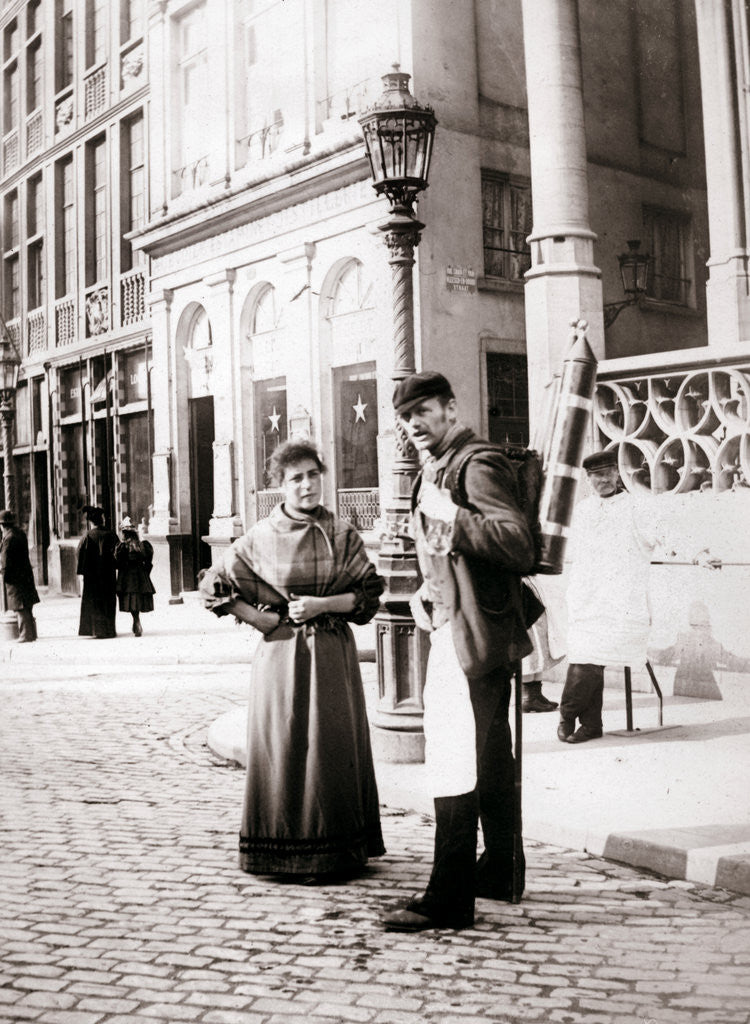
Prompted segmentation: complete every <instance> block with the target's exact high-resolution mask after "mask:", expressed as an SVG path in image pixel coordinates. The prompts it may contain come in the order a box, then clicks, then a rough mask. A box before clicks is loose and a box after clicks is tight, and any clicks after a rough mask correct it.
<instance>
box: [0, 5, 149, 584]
mask: <svg viewBox="0 0 750 1024" xmlns="http://www.w3.org/2000/svg"><path fill="white" fill-rule="evenodd" d="M145 25H146V21H145V6H144V4H143V3H142V2H141V0H123V2H122V3H115V4H109V3H105V2H103V0H53V2H48V0H27V2H22V3H18V2H15V3H8V2H6V3H4V5H3V10H2V21H1V22H0V33H1V35H2V55H3V106H2V133H1V134H2V166H1V170H2V177H1V178H0V183H1V186H0V187H1V191H2V236H3V268H2V312H3V316H4V320H5V323H6V326H7V331H8V333H9V335H10V337H11V338H12V339H13V341H14V343H15V346H16V348H17V351H18V353H19V355H20V356H21V357H22V368H21V373H20V380H19V386H18V391H17V396H16V415H15V436H14V438H13V440H14V445H13V451H12V459H13V463H14V468H15V479H16V497H17V504H18V509H17V512H18V515H19V518H20V520H21V522H23V523H24V525H27V526H28V531H29V539H30V544H31V547H32V552H33V556H34V561H35V567H36V571H37V577H38V578H39V579H40V581H42V580H43V581H44V582H45V583H47V582H49V583H50V584H51V585H52V586H53V587H55V588H57V589H62V590H69V591H75V588H76V580H75V566H74V552H75V545H76V543H77V540H78V538H79V537H80V534H81V532H82V529H83V528H84V520H83V518H82V516H81V508H82V506H83V505H86V504H99V505H102V506H103V507H104V509H105V511H106V512H107V515H108V518H109V519H110V521H115V520H116V519H117V518H118V517H119V516H120V515H121V514H124V513H128V514H130V515H131V518H135V519H137V520H138V521H143V522H144V523H145V522H147V517H148V507H149V505H150V501H151V488H150V475H151V473H150V465H151V440H150V438H151V433H152V431H151V426H150V415H151V414H150V411H149V398H148V367H149V365H150V360H151V355H150V328H149V323H148V319H147V308H146V305H145V294H146V286H147V268H146V262H147V261H146V259H145V257H144V256H143V254H142V253H139V252H137V251H135V250H133V248H132V246H131V244H130V242H129V241H128V235H129V233H130V232H132V231H134V230H137V229H138V228H140V227H142V226H143V224H144V223H145V221H146V216H147V210H148V190H147V189H148V182H147V168H148V134H149V133H148V85H147V81H148V74H147V41H146V36H145Z"/></svg>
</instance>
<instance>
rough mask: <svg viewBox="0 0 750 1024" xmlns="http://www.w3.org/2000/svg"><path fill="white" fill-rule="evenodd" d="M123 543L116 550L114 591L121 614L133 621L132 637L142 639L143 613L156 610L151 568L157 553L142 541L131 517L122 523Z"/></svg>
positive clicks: (127, 517)
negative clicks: (126, 613)
mask: <svg viewBox="0 0 750 1024" xmlns="http://www.w3.org/2000/svg"><path fill="white" fill-rule="evenodd" d="M120 533H121V535H122V540H121V541H120V543H119V544H118V545H117V547H116V548H115V563H116V565H117V583H116V585H115V590H116V591H117V597H118V600H119V602H120V611H121V612H130V614H131V616H132V618H133V633H134V634H135V635H136V636H142V635H143V626H142V625H141V612H152V611H153V610H154V594H155V593H156V591H155V589H154V585H153V583H152V582H151V567H152V566H153V564H154V549H153V547H152V546H151V544H150V543H149V542H148V541H147V540H141V539H140V537H139V536H138V531H137V530H136V529H135V527H134V526H133V523H132V522H131V520H130V516H125V518H124V519H123V521H122V522H121V523H120Z"/></svg>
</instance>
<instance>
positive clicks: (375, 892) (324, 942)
mask: <svg viewBox="0 0 750 1024" xmlns="http://www.w3.org/2000/svg"><path fill="white" fill-rule="evenodd" d="M243 693H244V684H243V681H242V679H241V678H240V676H239V675H238V676H236V677H232V676H231V674H229V675H228V674H227V670H226V669H225V670H223V671H222V672H221V673H219V672H218V671H217V672H215V673H214V672H208V673H207V672H206V671H205V669H204V670H201V671H200V672H198V671H195V672H190V671H186V670H185V669H175V670H168V669H163V670H161V671H159V672H158V673H157V672H148V671H146V670H139V674H138V678H137V679H136V680H135V681H133V680H128V679H124V678H122V676H121V675H115V674H108V673H107V672H106V671H105V670H102V673H101V674H100V675H98V676H97V675H91V676H88V677H86V676H84V677H82V678H79V679H78V680H76V681H70V682H66V681H64V680H56V679H54V678H47V679H43V678H39V677H37V679H35V680H31V681H29V680H26V681H24V680H22V679H13V678H10V679H9V678H8V677H7V675H6V677H5V679H4V680H3V684H2V702H3V711H2V739H1V741H0V751H1V753H0V757H1V759H2V761H1V764H2V786H3V794H2V811H3V821H2V838H1V844H2V847H1V853H0V950H1V951H2V966H0V976H1V979H2V987H1V988H0V1024H11V1022H12V1024H19V1022H21V1021H38V1022H40V1024H100V1022H101V1024H104V1022H106V1024H134V1022H146V1024H148V1022H151V1021H168V1022H170V1024H171V1022H183V1021H188V1022H190V1021H196V1022H199V1024H294V1022H303V1021H304V1022H305V1024H331V1022H344V1021H346V1022H349V1021H353V1022H373V1024H436V1022H440V1024H453V1022H456V1024H479V1022H480V1021H482V1022H487V1021H489V1022H502V1021H508V1022H516V1021H532V1022H559V1024H565V1022H571V1024H572V1022H578V1021H584V1022H586V1024H597V1022H602V1024H605V1022H606V1024H669V1022H680V1024H682V1022H686V1021H700V1022H706V1024H730V1022H732V1024H735V1022H737V1024H739V1022H742V1024H747V1022H748V1021H749V1020H750V1011H749V1009H748V1007H750V899H748V898H747V897H739V896H732V895H730V894H729V893H726V892H723V891H719V890H705V889H698V888H695V887H694V886H692V885H690V884H689V883H685V882H671V883H670V882H665V881H663V880H661V879H658V878H655V877H651V876H645V875H643V874H640V873H638V872H636V871H634V870H632V869H630V868H626V867H620V866H618V865H615V864H611V863H607V862H605V861H603V860H599V859H594V858H591V857H588V856H587V855H585V854H581V853H572V852H569V851H566V850H562V849H559V848H555V847H548V846H542V845H539V844H534V845H531V846H530V848H529V850H528V854H529V884H528V892H527V896H526V898H525V899H524V902H523V903H522V904H521V905H520V906H516V907H511V906H508V905H505V904H495V903H491V902H488V901H480V902H479V904H478V915H477V922H476V925H475V927H474V928H473V929H471V930H468V931H464V932H459V933H452V932H436V933H435V932H434V933H423V934H421V935H417V936H409V935H406V936H403V935H389V934H385V933H383V932H382V931H381V930H380V928H379V926H378V923H377V920H378V915H379V913H380V911H381V910H382V909H383V907H385V906H387V905H390V904H392V902H393V901H395V900H398V899H401V898H403V897H405V896H407V895H409V894H411V893H412V892H414V891H416V890H418V889H419V888H420V887H421V886H422V885H423V883H424V881H425V878H426V875H427V872H428V867H429V862H430V851H431V840H432V830H431V825H430V822H429V821H427V820H425V819H423V818H421V817H420V816H419V815H417V814H414V813H401V812H397V811H395V812H394V811H384V831H385V836H386V844H387V846H388V851H389V852H388V855H387V856H386V857H384V858H382V859H380V860H379V861H377V862H375V863H374V864H373V866H372V868H371V870H370V871H369V873H368V874H367V875H366V876H365V877H363V878H361V879H359V880H357V881H355V882H353V883H351V884H349V885H346V886H324V887H320V888H310V887H304V886H298V885H280V884H278V883H274V882H272V881H269V880H267V879H257V878H253V877H251V876H248V875H243V874H242V873H241V872H239V871H238V870H237V869H236V868H235V835H236V829H237V824H238V816H239V804H240V796H241V788H242V775H241V773H240V772H239V771H238V770H237V769H236V768H234V767H232V766H228V765H226V764H223V763H217V761H216V759H215V758H214V757H213V756H212V755H211V754H210V753H209V751H208V750H207V748H206V746H205V742H204V737H205V730H206V726H207V725H208V724H209V723H210V722H211V721H212V719H213V718H214V717H215V716H216V715H217V714H219V713H220V712H222V711H224V710H226V709H227V708H228V707H229V706H230V705H231V704H233V703H236V702H238V701H241V700H242V699H243Z"/></svg>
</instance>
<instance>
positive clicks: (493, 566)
mask: <svg viewBox="0 0 750 1024" xmlns="http://www.w3.org/2000/svg"><path fill="white" fill-rule="evenodd" d="M393 404H394V407H395V410H396V414H397V417H398V420H399V422H400V424H401V425H402V426H403V428H404V430H405V432H406V434H407V436H408V437H409V439H410V440H411V441H412V443H413V444H414V446H415V447H416V448H417V449H418V451H419V452H420V454H421V456H422V458H423V462H424V467H423V471H422V474H421V476H420V478H419V479H418V480H417V482H416V484H415V488H414V493H413V496H412V500H413V509H414V511H413V515H412V530H413V533H414V538H415V544H416V549H417V557H418V560H419V566H420V570H421V572H422V576H423V583H422V585H421V587H420V589H419V591H418V592H417V594H416V595H415V596H414V598H413V599H412V602H411V608H412V613H413V615H414V619H415V622H416V624H417V626H418V627H419V628H421V629H424V630H426V631H427V632H429V633H430V641H431V650H430V656H429V659H428V666H427V680H426V685H425V692H424V704H425V713H424V731H425V765H426V774H427V778H428V779H429V782H430V784H431V786H432V795H433V797H434V801H435V855H434V862H433V867H432V872H431V875H430V880H429V883H428V885H427V889H426V891H425V892H424V893H423V894H421V895H419V896H415V897H414V898H413V899H412V900H410V901H409V902H408V903H407V904H406V906H405V907H403V908H401V909H399V910H395V911H392V912H390V913H389V914H387V915H386V916H385V917H384V919H383V924H384V926H385V928H386V929H387V930H389V931H408V932H416V931H422V930H424V929H427V928H454V929H458V928H465V927H470V926H471V925H472V924H473V921H474V900H475V897H476V896H482V897H487V898H490V899H501V900H510V899H511V897H512V883H513V871H514V834H515V830H516V825H518V827H519V828H520V822H518V823H517V822H516V821H515V800H514V795H515V794H514V762H513V753H512V745H511V735H510V727H509V724H508V705H509V699H510V691H511V681H510V680H511V672H512V664H513V662H514V661H515V660H516V659H519V660H520V658H522V657H523V656H524V655H525V654H527V653H528V652H529V651H530V650H531V644H530V643H529V639H528V634H527V633H526V630H525V627H524V624H523V620H522V617H521V611H520V604H521V602H520V587H521V575H522V574H523V573H524V572H528V570H529V569H530V568H531V565H532V562H533V558H534V549H533V541H532V538H531V533H530V530H529V527H528V524H527V522H526V519H525V517H524V515H523V513H522V512H521V510H520V508H519V506H518V494H517V488H516V481H515V474H514V471H513V468H512V467H511V465H510V463H509V462H508V460H507V459H506V458H505V457H504V456H503V455H501V454H500V453H498V452H495V451H492V450H491V449H490V448H489V445H488V448H486V449H482V446H481V444H477V442H478V440H479V439H478V438H477V437H476V435H475V434H474V433H473V432H472V431H471V430H469V429H467V428H466V427H465V426H463V425H462V424H461V423H460V422H459V421H458V415H457V411H456V399H455V396H454V393H453V389H452V388H451V385H450V384H449V382H448V381H447V380H446V378H445V377H444V376H443V375H442V374H440V373H435V372H432V371H424V372H422V373H415V374H412V375H411V376H409V377H407V378H406V379H405V380H403V381H401V382H400V383H399V384H398V385H397V387H396V390H395V392H394V396H393ZM467 446H473V451H472V452H471V453H468V452H467ZM467 459H468V461H467ZM458 465H462V466H464V467H465V469H462V480H463V488H462V490H463V491H464V492H465V496H466V500H465V502H463V501H462V503H461V505H460V506H459V505H458V504H456V503H454V498H456V494H455V492H453V497H452V492H451V489H450V487H449V486H446V484H447V483H448V481H452V480H453V479H455V474H456V473H457V467H458ZM456 500H460V499H457V498H456ZM455 553H460V555H462V556H463V558H464V561H465V564H466V565H467V566H468V567H469V569H470V572H471V577H472V581H473V582H474V584H475V589H476V592H477V593H478V594H481V599H482V607H483V608H487V609H488V616H492V621H493V622H499V623H500V625H499V626H498V635H499V638H500V644H501V645H504V647H505V652H504V653H505V655H506V657H505V663H504V664H503V666H502V667H501V668H497V669H493V670H492V671H490V672H489V673H487V674H485V675H483V676H480V677H478V678H476V677H474V675H472V678H471V679H467V677H466V675H465V674H464V672H463V671H462V669H461V667H460V665H459V662H458V658H457V655H456V651H455V648H454V645H453V639H452V633H451V617H452V615H453V614H454V613H455V608H456V601H455V594H456V582H455V578H454V576H453V568H452V561H451V556H452V555H453V554H455ZM480 821H481V824H482V832H483V836H484V847H485V850H484V853H483V854H482V856H481V858H480V860H479V862H478V863H477V861H476V851H477V828H478V823H479V822H480ZM519 860H520V861H521V863H519ZM522 861H523V852H522V850H521V849H520V837H519V838H518V840H517V844H516V849H515V863H516V869H517V878H519V880H520V881H521V888H522V875H523V863H522Z"/></svg>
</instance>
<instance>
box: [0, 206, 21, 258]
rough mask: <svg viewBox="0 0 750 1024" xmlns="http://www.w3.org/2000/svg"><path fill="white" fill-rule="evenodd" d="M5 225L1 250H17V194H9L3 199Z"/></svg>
mask: <svg viewBox="0 0 750 1024" xmlns="http://www.w3.org/2000/svg"><path fill="white" fill-rule="evenodd" d="M4 212H5V217H4V220H5V224H4V228H5V230H4V232H3V249H4V250H5V251H6V252H8V251H9V250H10V249H17V248H18V192H16V191H13V192H10V193H9V194H8V195H7V196H6V197H5V211H4Z"/></svg>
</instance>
